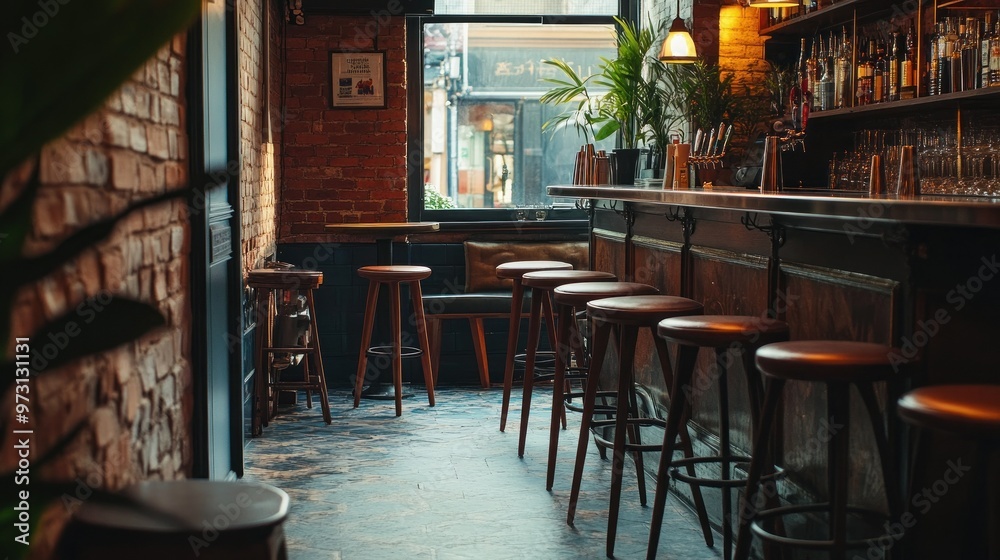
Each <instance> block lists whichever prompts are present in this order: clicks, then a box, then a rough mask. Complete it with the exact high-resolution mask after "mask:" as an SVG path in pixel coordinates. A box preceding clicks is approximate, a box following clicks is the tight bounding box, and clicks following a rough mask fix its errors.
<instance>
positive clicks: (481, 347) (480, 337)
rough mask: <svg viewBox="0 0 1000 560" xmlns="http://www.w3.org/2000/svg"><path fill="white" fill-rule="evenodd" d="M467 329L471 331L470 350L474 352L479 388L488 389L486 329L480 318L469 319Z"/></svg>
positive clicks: (488, 370) (488, 371)
mask: <svg viewBox="0 0 1000 560" xmlns="http://www.w3.org/2000/svg"><path fill="white" fill-rule="evenodd" d="M469 328H470V329H471V331H472V348H473V349H474V350H475V351H476V366H477V367H478V368H479V386H480V387H482V388H483V389H489V388H490V363H489V359H488V357H487V355H486V329H485V328H484V327H483V318H482V317H470V318H469Z"/></svg>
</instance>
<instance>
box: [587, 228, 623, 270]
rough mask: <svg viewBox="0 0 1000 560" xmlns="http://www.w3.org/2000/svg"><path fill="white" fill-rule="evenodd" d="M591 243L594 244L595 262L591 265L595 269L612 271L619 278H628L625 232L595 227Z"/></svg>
mask: <svg viewBox="0 0 1000 560" xmlns="http://www.w3.org/2000/svg"><path fill="white" fill-rule="evenodd" d="M591 243H593V245H594V247H593V254H594V262H593V263H592V265H591V266H593V268H594V270H601V271H605V272H610V273H612V274H614V275H615V276H617V277H618V279H619V280H627V279H628V276H627V275H626V271H625V252H626V249H625V234H621V233H617V232H613V231H606V230H596V229H595V230H594V234H593V236H592V237H591Z"/></svg>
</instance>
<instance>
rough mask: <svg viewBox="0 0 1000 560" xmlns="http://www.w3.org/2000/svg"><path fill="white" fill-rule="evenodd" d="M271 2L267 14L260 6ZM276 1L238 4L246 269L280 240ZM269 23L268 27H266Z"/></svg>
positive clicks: (254, 0) (281, 19) (279, 19)
mask: <svg viewBox="0 0 1000 560" xmlns="http://www.w3.org/2000/svg"><path fill="white" fill-rule="evenodd" d="M265 4H266V6H267V9H268V10H270V13H269V14H268V15H267V17H265V16H264V14H263V12H262V6H263V5H265ZM279 8H280V5H279V3H277V2H265V1H264V0H248V1H246V2H238V3H237V4H236V9H237V10H238V15H237V22H238V23H237V27H238V29H237V32H238V35H239V40H238V49H239V51H238V53H237V56H238V57H239V62H238V64H239V68H240V79H239V104H240V111H239V115H240V117H239V119H240V123H239V136H240V139H239V143H240V205H241V207H242V208H241V209H242V215H241V220H242V231H243V247H242V254H243V269H244V273H245V272H247V271H249V270H253V269H254V268H257V267H259V266H261V264H262V263H263V261H264V258H265V257H268V256H270V255H273V254H274V252H275V246H276V242H277V215H276V208H277V205H278V198H277V195H278V193H277V191H276V189H275V185H277V184H278V183H279V181H280V177H279V175H278V174H279V172H280V168H279V166H278V165H276V164H277V162H279V161H280V157H281V137H282V129H283V127H282V118H281V66H280V63H279V62H280V60H281V58H282V57H281V50H280V49H281V33H282V31H281V30H282V28H283V22H284V16H283V14H282V13H281V11H280V10H279ZM265 26H267V27H268V28H267V29H265Z"/></svg>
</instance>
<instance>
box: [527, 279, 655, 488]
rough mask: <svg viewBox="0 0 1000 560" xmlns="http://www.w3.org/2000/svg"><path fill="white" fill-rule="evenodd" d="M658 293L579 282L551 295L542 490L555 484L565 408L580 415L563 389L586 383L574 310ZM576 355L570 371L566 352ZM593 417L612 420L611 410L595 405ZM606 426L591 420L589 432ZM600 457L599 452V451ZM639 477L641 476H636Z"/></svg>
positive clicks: (584, 356)
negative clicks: (551, 369)
mask: <svg viewBox="0 0 1000 560" xmlns="http://www.w3.org/2000/svg"><path fill="white" fill-rule="evenodd" d="M657 293H659V290H657V289H656V288H654V287H653V286H650V285H649V284H640V283H637V282H607V281H600V282H579V283H573V284H565V285H562V286H559V287H557V288H555V289H554V290H553V291H552V299H553V305H554V306H555V307H556V308H557V314H558V315H557V317H556V324H557V326H556V348H557V350H558V353H557V354H556V370H555V375H554V376H553V381H552V383H553V387H552V417H551V420H550V424H549V454H548V465H547V469H546V475H545V489H546V490H549V491H551V490H552V484H553V483H554V481H555V473H556V456H557V454H558V449H559V432H560V429H559V427H560V426H559V423H560V420H562V428H563V429H565V428H566V414H565V411H566V409H567V408H569V409H570V410H574V411H576V412H583V409H582V408H580V407H570V406H568V405H567V401H568V400H569V399H571V398H578V397H582V396H583V394H582V393H573V392H569V393H567V392H565V391H564V388H565V386H566V385H567V383H568V382H571V381H573V380H580V381H583V382H584V383H586V380H587V372H588V369H589V365H590V356H589V355H588V353H587V352H585V351H583V349H582V346H583V336H582V334H581V333H579V332H578V331H577V328H576V327H577V324H576V320H575V318H576V313H575V311H577V310H583V311H586V309H587V303H589V302H591V301H594V300H595V299H604V298H608V297H620V296H637V295H653V294H657ZM577 349H579V352H578V353H577V367H575V368H570V367H569V366H568V364H569V363H570V352H571V351H574V352H576V351H577ZM615 393H616V391H598V392H597V393H595V395H603V396H614V394H615ZM594 413H595V414H597V415H599V416H600V415H604V416H606V417H607V418H609V419H611V418H613V417H614V416H613V415H614V409H608V408H606V407H604V408H601V409H598V407H597V406H596V403H595V408H594ZM605 423H607V422H606V421H605V422H601V421H595V420H593V419H591V424H590V426H591V429H596V428H597V426H599V425H603V424H605ZM601 452H602V455H601V456H602V457H603V456H604V455H603V452H604V451H603V448H601ZM637 475H638V476H639V477H642V476H644V475H643V473H641V472H640V473H637Z"/></svg>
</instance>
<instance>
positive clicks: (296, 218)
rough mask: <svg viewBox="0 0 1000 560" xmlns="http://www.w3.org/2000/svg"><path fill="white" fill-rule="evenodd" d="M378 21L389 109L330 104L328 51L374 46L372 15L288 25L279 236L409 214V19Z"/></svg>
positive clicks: (287, 239) (320, 236)
mask: <svg viewBox="0 0 1000 560" xmlns="http://www.w3.org/2000/svg"><path fill="white" fill-rule="evenodd" d="M384 19H388V21H382V22H380V24H379V26H378V27H377V47H378V49H379V50H384V51H386V99H387V106H386V108H385V109H359V110H345V109H331V108H330V60H329V52H330V51H331V50H339V49H344V50H357V49H361V50H368V49H371V48H374V47H375V43H376V41H375V40H374V39H375V38H374V37H372V36H371V35H370V34H368V30H374V29H375V28H376V26H375V25H374V24H373V22H372V19H371V17H342V16H322V15H310V16H309V17H307V18H306V20H305V25H290V26H288V27H287V29H286V32H287V34H288V36H287V46H286V58H285V65H286V76H285V81H284V83H285V107H286V124H285V128H284V153H283V154H281V156H282V161H283V163H282V170H283V171H282V184H281V195H280V199H281V204H280V207H281V213H280V218H279V223H280V231H279V240H280V241H281V242H283V243H291V242H313V241H320V240H326V239H329V236H328V235H325V234H324V227H323V226H324V224H327V223H340V222H364V221H402V220H405V219H406V84H405V82H406V71H405V69H406V65H405V62H404V60H405V56H406V53H405V47H404V45H405V21H404V19H405V18H403V17H402V16H392V17H389V18H384Z"/></svg>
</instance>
